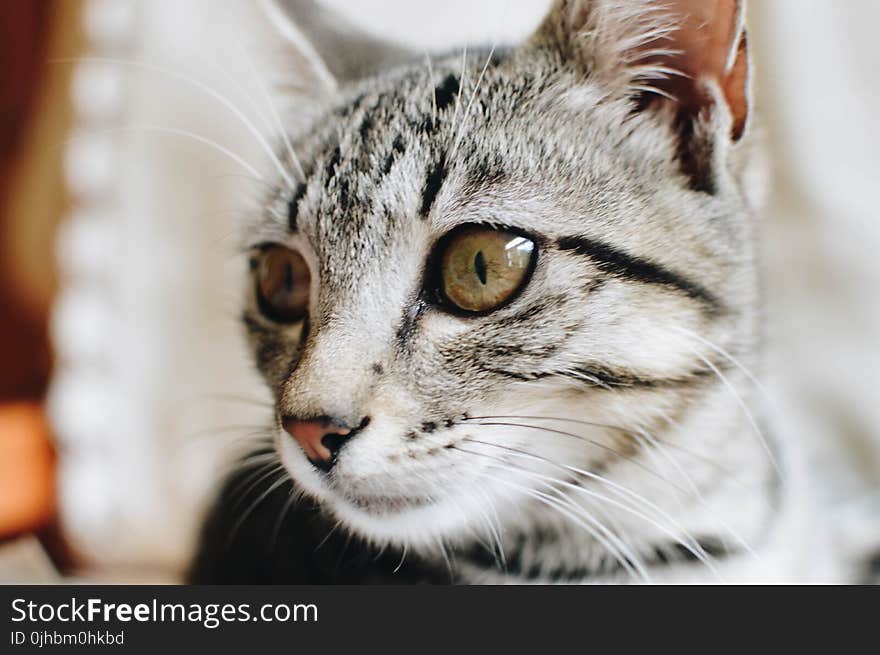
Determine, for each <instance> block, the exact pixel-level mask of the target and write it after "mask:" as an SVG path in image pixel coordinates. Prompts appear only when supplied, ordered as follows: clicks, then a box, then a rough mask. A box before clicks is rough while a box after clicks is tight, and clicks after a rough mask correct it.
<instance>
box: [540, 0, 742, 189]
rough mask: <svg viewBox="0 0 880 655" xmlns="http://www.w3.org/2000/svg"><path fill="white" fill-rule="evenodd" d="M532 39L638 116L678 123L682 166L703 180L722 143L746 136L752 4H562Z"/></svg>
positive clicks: (624, 0) (577, 0)
mask: <svg viewBox="0 0 880 655" xmlns="http://www.w3.org/2000/svg"><path fill="white" fill-rule="evenodd" d="M535 39H536V41H537V42H538V44H539V45H541V46H544V47H547V46H549V47H551V48H553V49H554V50H555V51H557V52H558V53H559V54H561V56H562V57H563V58H564V59H565V60H568V61H569V62H570V63H574V64H575V65H576V66H578V67H580V68H581V70H582V71H583V73H584V75H585V76H587V77H589V78H591V79H594V80H595V81H596V82H597V83H598V84H600V85H602V86H603V87H604V89H605V90H606V92H607V93H608V94H609V95H616V96H627V97H629V98H631V100H632V102H633V106H634V109H635V110H636V111H649V110H652V109H653V110H661V111H664V112H666V113H667V114H668V115H669V116H671V117H673V119H674V120H675V127H676V128H677V129H678V130H679V131H680V135H681V139H682V153H681V155H682V160H683V163H684V164H685V167H686V168H687V169H688V172H689V173H691V174H693V175H696V176H697V177H698V178H699V177H700V176H705V175H707V174H708V171H706V170H704V169H705V167H707V166H711V163H712V162H710V161H707V157H708V158H711V159H715V158H716V157H717V155H718V152H717V150H718V148H717V146H718V145H719V144H718V143H717V141H718V140H719V138H720V139H723V140H724V141H726V142H727V143H728V144H729V143H733V142H736V141H739V140H740V139H741V138H742V136H743V134H744V133H745V131H746V128H747V125H748V118H749V105H750V92H749V54H748V47H747V41H746V32H745V0H557V1H556V2H555V3H554V5H553V8H552V9H551V11H550V14H549V15H548V16H547V18H546V19H545V21H544V23H543V24H542V26H541V28H540V30H539V32H538V34H537V35H536V36H535ZM710 141H711V142H712V143H709V142H710ZM703 184H710V182H709V181H707V180H698V181H697V186H700V185H703Z"/></svg>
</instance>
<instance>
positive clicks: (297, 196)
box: [287, 182, 307, 232]
mask: <svg viewBox="0 0 880 655" xmlns="http://www.w3.org/2000/svg"><path fill="white" fill-rule="evenodd" d="M306 188H307V184H306V182H301V183H300V184H299V185H297V187H296V191H294V192H293V196H292V197H291V198H290V201H289V202H288V203H287V225H288V227H290V231H291V232H295V231H296V217H297V216H298V215H299V201H300V200H302V199H303V196H304V195H305V194H306Z"/></svg>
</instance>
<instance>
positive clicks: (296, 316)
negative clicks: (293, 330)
mask: <svg viewBox="0 0 880 655" xmlns="http://www.w3.org/2000/svg"><path fill="white" fill-rule="evenodd" d="M255 272H256V278H257V280H256V282H257V302H258V304H259V307H260V311H262V312H263V314H265V315H266V316H267V317H268V318H270V319H272V320H273V321H277V322H278V323H294V322H296V321H298V320H300V319H302V318H303V317H305V315H306V313H307V312H308V306H309V287H310V286H311V274H310V273H309V267H308V265H307V264H306V262H305V260H304V259H303V258H302V255H300V254H299V253H298V252H295V251H293V250H290V249H288V248H284V247H282V246H267V247H265V248H263V249H262V250H261V251H260V252H259V254H258V255H257V258H256V260H255Z"/></svg>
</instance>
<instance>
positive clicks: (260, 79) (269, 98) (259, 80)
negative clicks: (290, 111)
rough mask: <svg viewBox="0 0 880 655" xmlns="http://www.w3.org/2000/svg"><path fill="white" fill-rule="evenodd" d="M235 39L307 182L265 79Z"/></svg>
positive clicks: (285, 144) (235, 37)
mask: <svg viewBox="0 0 880 655" xmlns="http://www.w3.org/2000/svg"><path fill="white" fill-rule="evenodd" d="M233 39H234V41H235V45H236V47H237V48H238V51H239V52H240V53H241V55H242V56H243V57H244V59H245V61H246V62H247V65H248V68H250V71H251V74H252V75H253V76H254V81H255V82H256V84H257V88H258V89H259V90H260V93H261V95H262V96H263V100H264V101H265V103H266V106H268V107H269V112H270V114H271V116H272V119H273V120H274V122H275V129H277V130H278V133H279V134H280V135H281V140H282V142H283V143H284V147H285V149H286V150H287V156H288V157H290V161H291V162H292V163H293V164H294V166H296V171H297V174H298V175H299V179H300V180H301V181H302V182H305V181H306V173H305V170H304V169H303V166H302V162H301V161H300V159H299V157H298V156H297V154H296V151H295V150H294V148H293V142H292V141H291V140H290V135H289V134H288V133H287V130H286V129H285V128H284V123H283V122H282V121H281V116H280V115H279V113H278V108H277V107H276V106H275V102H274V101H273V100H272V96H271V95H270V94H269V91H268V89H267V88H266V85H265V84H264V83H263V77H262V76H261V75H260V74H259V72H258V71H257V67H256V66H255V65H254V60H253V58H252V57H251V56H250V54H249V53H248V51H247V50H246V49H245V47H244V46H243V45H242V43H241V40H240V39H239V38H238V37H237V36H235V35H234V34H233Z"/></svg>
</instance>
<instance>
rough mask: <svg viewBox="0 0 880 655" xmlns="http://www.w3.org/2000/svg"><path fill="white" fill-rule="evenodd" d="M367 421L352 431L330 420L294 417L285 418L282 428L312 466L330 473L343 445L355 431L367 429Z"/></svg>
mask: <svg viewBox="0 0 880 655" xmlns="http://www.w3.org/2000/svg"><path fill="white" fill-rule="evenodd" d="M367 421H368V419H364V421H362V422H361V425H360V426H358V427H357V428H355V429H354V430H352V428H347V427H343V426H341V425H340V422H338V421H334V420H332V419H329V418H319V419H312V420H308V421H302V420H299V419H297V418H296V417H294V416H285V417H284V418H283V419H281V426H282V427H283V428H284V430H285V432H287V433H288V434H289V435H290V436H291V437H293V438H294V439H295V440H296V442H297V443H298V444H299V447H300V448H302V449H303V452H304V453H305V454H306V457H308V459H309V461H310V462H311V463H312V464H314V465H315V466H317V467H318V468H319V469H321V470H322V471H329V470H330V469H331V468H332V467H333V464H335V463H336V455H337V453H338V452H339V450H340V449H341V448H342V446H343V444H345V442H346V441H348V440H349V439H350V438H351V437H352V436H354V434H353V433H354V432H355V431H357V430H359V429H360V428H362V427H365V426H366V424H367Z"/></svg>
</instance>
